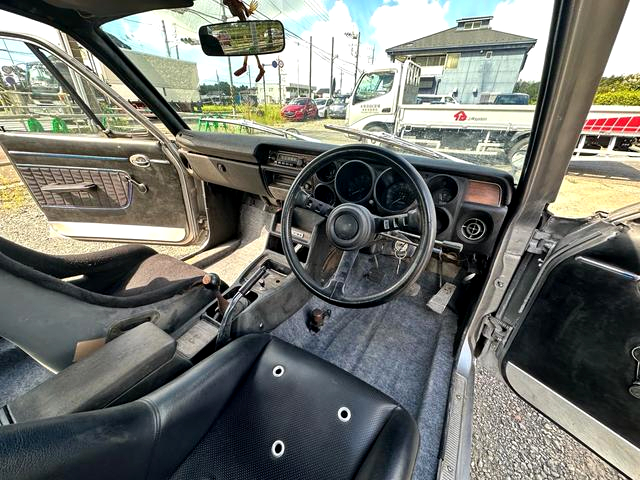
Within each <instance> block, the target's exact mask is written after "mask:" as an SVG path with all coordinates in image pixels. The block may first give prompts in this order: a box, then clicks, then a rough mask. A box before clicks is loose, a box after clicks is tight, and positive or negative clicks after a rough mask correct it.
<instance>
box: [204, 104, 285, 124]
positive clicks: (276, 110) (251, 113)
mask: <svg viewBox="0 0 640 480" xmlns="http://www.w3.org/2000/svg"><path fill="white" fill-rule="evenodd" d="M281 108H282V107H280V106H279V105H267V106H266V109H265V106H264V105H259V106H257V107H252V106H250V105H247V104H242V105H236V107H235V112H234V108H233V107H232V106H231V105H204V106H203V107H202V114H203V116H213V117H215V116H217V115H219V116H223V117H226V116H232V115H234V116H233V117H232V118H243V119H245V120H253V121H254V122H258V123H262V124H263V125H270V126H277V125H280V124H282V118H281V117H280V110H281Z"/></svg>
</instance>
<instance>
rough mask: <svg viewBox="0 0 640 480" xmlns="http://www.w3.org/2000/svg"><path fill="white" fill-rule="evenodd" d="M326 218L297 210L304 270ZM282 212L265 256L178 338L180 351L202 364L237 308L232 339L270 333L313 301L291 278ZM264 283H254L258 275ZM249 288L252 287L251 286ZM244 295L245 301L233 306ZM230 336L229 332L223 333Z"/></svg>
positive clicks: (294, 224) (295, 233) (272, 227)
mask: <svg viewBox="0 0 640 480" xmlns="http://www.w3.org/2000/svg"><path fill="white" fill-rule="evenodd" d="M322 220H323V218H322V217H320V216H319V215H317V214H315V213H313V212H311V211H308V210H303V209H297V210H295V212H294V215H293V219H292V236H293V239H294V242H295V250H296V254H297V256H298V259H299V260H300V262H301V263H303V264H305V263H306V262H307V259H308V257H309V252H310V249H312V248H313V247H314V245H315V243H316V239H317V238H318V228H321V225H322ZM281 230H282V223H281V212H280V211H277V212H276V213H274V214H273V215H272V219H271V223H270V225H269V233H268V235H267V239H266V242H265V249H264V251H263V252H262V253H261V254H260V255H259V256H258V257H257V258H256V259H254V260H253V261H252V262H251V263H250V264H249V265H248V266H247V267H246V268H245V269H244V271H243V272H242V273H241V274H240V276H239V277H238V278H237V279H236V281H235V282H234V283H233V284H231V285H230V286H229V287H228V288H227V289H226V290H225V291H224V292H221V294H220V295H218V298H217V299H216V300H214V301H213V302H212V303H211V304H209V305H208V306H207V307H206V308H204V309H203V310H202V311H201V312H200V314H199V315H198V316H197V317H196V318H195V319H194V320H193V321H192V322H189V323H188V324H187V325H185V326H184V327H183V328H182V330H181V331H179V332H177V333H178V336H179V337H178V350H180V352H181V353H182V354H183V355H184V356H186V357H187V358H189V359H190V360H193V361H197V360H199V359H200V358H203V357H204V356H206V355H209V354H210V353H211V352H212V351H213V350H214V349H215V348H216V346H215V344H216V339H217V337H218V336H219V329H220V327H221V323H222V320H223V316H224V313H225V312H226V310H227V308H233V311H232V315H231V316H232V320H231V322H230V325H229V326H228V334H229V335H230V337H231V338H235V337H238V336H241V335H246V334H248V333H255V332H268V331H271V330H273V329H274V328H275V327H277V326H278V325H279V324H280V323H282V322H283V321H284V320H286V319H287V318H289V317H290V316H291V315H293V314H294V313H295V312H296V311H297V310H299V309H300V308H301V307H302V306H303V305H304V304H305V303H306V302H307V301H308V299H309V297H310V294H309V292H308V291H307V290H306V289H305V288H304V287H303V286H302V284H301V283H300V282H299V281H298V279H297V278H296V277H295V275H294V274H293V273H292V272H291V268H290V267H289V265H288V262H287V259H286V258H285V256H284V253H283V249H282V243H281ZM260 270H263V273H261V274H259V278H257V279H255V278H252V277H254V276H255V275H256V273H257V272H259V271H260ZM248 282H250V285H248ZM239 291H242V298H241V299H239V300H238V299H235V300H234V304H233V305H230V304H229V302H231V301H232V299H234V296H236V295H237V294H238V292H239ZM223 334H224V335H227V332H223Z"/></svg>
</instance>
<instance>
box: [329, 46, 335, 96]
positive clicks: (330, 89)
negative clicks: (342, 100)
mask: <svg viewBox="0 0 640 480" xmlns="http://www.w3.org/2000/svg"><path fill="white" fill-rule="evenodd" d="M333 40H334V39H333V37H331V69H330V70H331V73H330V74H329V98H333Z"/></svg>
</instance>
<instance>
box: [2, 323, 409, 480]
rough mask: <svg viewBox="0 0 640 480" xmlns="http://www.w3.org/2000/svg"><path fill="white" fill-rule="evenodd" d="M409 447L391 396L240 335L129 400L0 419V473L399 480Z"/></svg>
mask: <svg viewBox="0 0 640 480" xmlns="http://www.w3.org/2000/svg"><path fill="white" fill-rule="evenodd" d="M339 412H340V413H339ZM345 412H346V413H345ZM417 449H418V433H417V427H416V424H415V421H414V420H413V418H412V417H411V416H410V415H409V414H408V413H407V412H406V411H405V410H404V409H403V408H402V407H400V406H399V405H398V404H397V403H396V402H394V401H393V400H392V399H390V398H389V397H387V396H386V395H384V394H382V393H380V392H379V391H377V390H375V389H374V388H372V387H371V386H369V385H367V384H366V383H364V382H362V381H360V380H358V379H357V378H355V377H354V376H352V375H351V374H349V373H347V372H345V371H343V370H341V369H339V368H337V367H335V366H333V365H331V364H329V363H327V362H325V361H324V360H321V359H319V358H317V357H315V356H313V355H312V354H310V353H307V352H305V351H303V350H300V349H298V348H296V347H294V346H292V345H290V344H288V343H285V342H283V341H281V340H278V339H275V338H272V337H271V336H269V335H248V336H245V337H241V338H240V339H238V340H235V341H233V342H232V343H231V344H230V345H228V346H227V347H225V348H224V349H222V350H221V351H219V352H217V353H215V354H214V355H212V356H211V357H210V358H208V359H207V360H205V361H203V362H201V363H200V364H199V365H198V366H196V367H194V368H192V369H191V370H189V371H188V372H186V373H185V374H183V375H182V376H181V377H179V378H178V379H176V380H174V381H173V382H171V383H169V384H168V385H166V386H164V387H163V388H161V389H159V390H157V391H156V392H154V393H152V394H149V395H147V396H146V397H143V398H142V399H140V400H138V401H135V402H132V403H128V404H125V405H122V406H119V407H113V408H108V409H105V410H99V411H93V412H87V413H79V414H73V415H68V416H64V417H56V418H51V419H48V420H42V421H35V422H28V423H25V424H16V425H10V426H7V427H2V428H0V458H3V459H5V460H4V461H3V462H2V463H0V478H30V479H38V478H43V479H44V478H92V479H94V480H99V479H116V478H117V479H167V478H170V479H173V480H181V479H192V480H193V479H216V480H226V479H228V480H232V479H233V480H244V479H246V480H249V479H256V480H257V479H260V480H270V479H305V480H312V479H317V480H320V479H327V480H329V479H331V480H341V479H359V480H361V479H380V480H390V479H394V480H396V479H397V480H400V479H409V478H410V477H411V475H412V472H413V466H414V462H415V457H416V453H417Z"/></svg>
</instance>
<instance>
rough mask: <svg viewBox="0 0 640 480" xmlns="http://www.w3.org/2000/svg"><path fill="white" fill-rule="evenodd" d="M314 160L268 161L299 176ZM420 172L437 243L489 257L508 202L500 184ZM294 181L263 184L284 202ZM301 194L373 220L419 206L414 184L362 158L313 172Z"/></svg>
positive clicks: (277, 155) (287, 157) (290, 156)
mask: <svg viewBox="0 0 640 480" xmlns="http://www.w3.org/2000/svg"><path fill="white" fill-rule="evenodd" d="M301 155H302V156H301ZM313 158H315V156H310V157H308V158H307V157H306V156H305V155H304V154H297V155H296V154H295V153H294V152H282V151H277V152H272V154H271V157H270V160H271V163H272V164H273V165H279V166H280V167H287V168H291V169H295V171H296V172H298V171H299V170H300V169H302V168H303V167H304V166H305V165H307V163H308V162H309V161H311V160H312V159H313ZM283 159H284V160H283ZM267 171H269V167H267ZM418 171H419V172H420V174H421V176H422V177H423V178H424V180H425V182H426V183H427V186H428V187H429V191H430V192H431V196H432V197H433V201H434V204H435V210H436V238H437V239H438V240H449V241H455V242H461V243H463V244H464V245H465V250H466V251H467V252H473V253H484V254H486V255H488V254H489V253H490V252H491V250H492V247H493V243H494V241H495V238H496V236H497V234H498V231H499V229H500V227H501V225H502V223H503V221H504V217H505V215H506V212H507V201H508V200H509V198H510V195H505V192H504V190H505V185H504V184H503V182H500V181H497V180H495V179H492V178H486V177H485V178H470V177H467V176H463V175H460V174H453V172H451V171H447V172H446V173H445V172H441V171H434V169H431V168H427V167H420V166H418ZM294 178H295V176H290V177H288V178H287V177H286V175H285V174H284V172H282V171H280V170H278V171H277V172H272V175H271V176H269V175H267V182H268V183H267V184H268V185H269V188H270V190H271V191H272V192H273V193H274V196H276V197H278V196H279V195H280V196H279V198H280V199H282V200H283V199H284V198H285V196H286V193H287V191H288V188H287V187H288V185H289V184H290V182H292V181H293V179H294ZM270 180H271V182H270ZM501 183H502V184H501ZM304 189H305V190H306V191H307V193H310V194H312V195H313V196H314V197H315V198H317V199H318V200H320V201H322V202H325V203H328V204H329V205H332V206H335V205H338V204H340V203H345V202H351V203H358V204H361V205H364V206H366V207H367V208H369V210H371V211H372V212H373V213H375V214H377V215H394V214H399V213H404V212H406V211H407V210H410V209H411V208H414V207H415V206H416V205H417V203H416V198H417V196H416V192H415V190H414V188H413V185H412V184H411V183H410V182H409V180H408V179H406V178H404V176H403V174H402V173H401V172H397V171H395V170H393V169H392V168H389V167H387V166H382V165H376V164H375V163H370V162H367V161H366V159H350V160H347V161H343V162H340V161H339V162H333V163H331V164H329V165H327V166H325V167H323V168H322V169H320V170H319V171H318V172H316V174H315V175H314V177H313V179H312V180H311V181H310V182H308V183H307V184H306V185H305V186H304ZM509 193H510V192H509Z"/></svg>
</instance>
